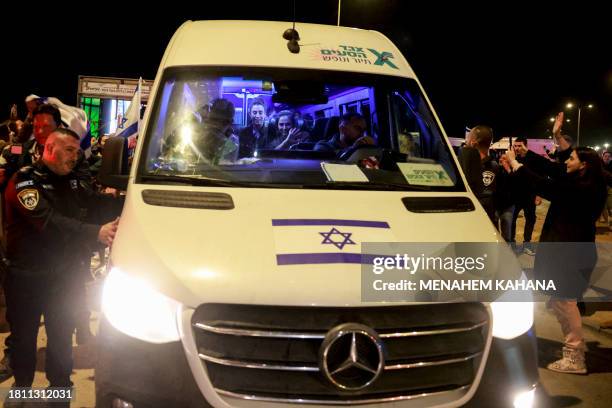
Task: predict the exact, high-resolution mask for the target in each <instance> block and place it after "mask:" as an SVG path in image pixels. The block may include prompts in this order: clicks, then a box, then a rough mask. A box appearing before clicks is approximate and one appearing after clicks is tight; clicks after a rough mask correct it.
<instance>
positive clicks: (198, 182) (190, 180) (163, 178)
mask: <svg viewBox="0 0 612 408" xmlns="http://www.w3.org/2000/svg"><path fill="white" fill-rule="evenodd" d="M140 179H141V180H144V181H147V180H150V181H156V182H162V183H179V184H187V185H190V186H209V187H251V188H303V187H304V186H303V185H302V184H281V183H260V182H248V181H232V180H222V179H214V178H208V177H203V176H176V175H161V174H148V175H142V176H140Z"/></svg>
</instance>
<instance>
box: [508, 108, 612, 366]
mask: <svg viewBox="0 0 612 408" xmlns="http://www.w3.org/2000/svg"><path fill="white" fill-rule="evenodd" d="M561 120H562V115H561ZM525 153H526V156H525V161H524V164H525V165H523V164H521V163H518V162H517V161H516V156H515V152H514V151H512V150H508V152H507V153H506V154H505V156H504V157H503V159H502V165H503V166H504V168H505V169H506V170H507V171H509V172H512V173H514V175H515V176H516V177H520V178H521V181H522V182H525V183H530V184H531V186H532V187H533V188H535V191H536V192H537V194H538V195H540V196H541V197H543V198H546V199H548V200H549V201H550V208H549V210H548V214H547V215H546V220H545V221H544V226H543V228H542V234H541V236H540V242H544V243H546V244H543V245H540V246H539V248H538V251H537V255H536V260H535V265H534V273H535V277H536V278H537V279H545V280H552V281H553V282H554V284H555V289H556V290H555V291H554V292H553V293H550V295H551V298H550V300H549V301H548V305H549V307H550V308H551V309H552V310H553V311H554V313H555V315H556V317H557V320H558V321H559V323H560V324H561V330H562V332H563V335H564V345H563V358H561V359H560V360H557V361H555V362H553V363H551V364H549V365H548V367H547V368H548V369H549V370H553V371H557V372H562V373H574V374H586V372H587V369H586V364H585V359H584V353H585V343H584V336H583V333H582V320H581V317H580V312H579V310H578V305H577V300H578V299H580V298H581V297H582V294H583V293H584V292H585V290H586V289H587V288H588V285H589V280H590V277H591V273H592V271H593V269H594V268H595V264H596V263H597V248H596V247H595V243H594V242H595V231H596V226H595V223H596V222H597V219H598V218H599V215H600V214H601V211H602V209H603V207H604V204H605V201H606V197H607V187H606V186H607V184H606V179H605V176H604V172H603V167H602V161H601V158H600V157H599V155H598V154H597V152H596V151H594V150H593V149H590V148H586V147H576V148H573V149H572V151H571V154H570V156H569V158H568V159H567V160H566V161H565V163H555V162H551V161H550V160H548V159H546V158H544V157H541V156H539V155H537V154H535V153H533V152H525ZM536 169H537V170H536ZM551 243H554V244H551Z"/></svg>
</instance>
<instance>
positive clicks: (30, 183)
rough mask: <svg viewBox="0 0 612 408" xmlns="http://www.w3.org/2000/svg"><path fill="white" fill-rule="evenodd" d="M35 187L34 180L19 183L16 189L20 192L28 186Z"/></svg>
mask: <svg viewBox="0 0 612 408" xmlns="http://www.w3.org/2000/svg"><path fill="white" fill-rule="evenodd" d="M33 185H34V180H26V181H22V182H21V183H17V185H16V186H15V188H16V189H17V190H19V189H20V188H23V187H27V186H33Z"/></svg>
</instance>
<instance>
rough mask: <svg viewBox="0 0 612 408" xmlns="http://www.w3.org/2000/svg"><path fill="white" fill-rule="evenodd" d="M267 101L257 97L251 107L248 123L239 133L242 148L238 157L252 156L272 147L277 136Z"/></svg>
mask: <svg viewBox="0 0 612 408" xmlns="http://www.w3.org/2000/svg"><path fill="white" fill-rule="evenodd" d="M266 112H267V109H266V103H265V102H264V100H263V99H262V98H255V99H253V101H252V102H251V106H250V108H249V119H248V120H249V121H248V125H247V126H245V127H244V128H242V129H241V130H240V132H239V134H238V136H239V140H240V148H239V152H238V157H239V158H241V157H251V156H253V152H254V151H256V150H261V149H269V148H272V146H271V144H272V143H273V141H274V139H275V138H276V136H275V133H276V130H275V128H274V127H273V126H270V124H269V121H268V120H267V118H268V116H267V113H266Z"/></svg>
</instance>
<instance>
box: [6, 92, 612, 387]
mask: <svg viewBox="0 0 612 408" xmlns="http://www.w3.org/2000/svg"><path fill="white" fill-rule="evenodd" d="M26 106H27V111H28V113H27V116H26V117H25V118H24V119H23V120H21V119H19V118H18V117H17V112H16V109H13V110H12V112H11V118H10V119H9V120H7V121H5V122H3V123H2V125H1V126H0V132H1V133H0V148H1V154H0V188H1V189H2V193H3V211H2V217H3V226H4V229H3V231H4V233H3V235H2V246H1V247H2V250H3V260H4V262H3V264H2V269H3V277H2V282H3V289H4V294H5V297H6V304H7V320H8V322H9V325H10V329H11V334H10V336H9V337H8V338H7V340H6V343H5V350H4V359H3V360H2V362H1V363H0V376H3V377H5V378H6V377H8V376H10V375H13V376H14V378H15V386H18V387H30V386H31V385H32V382H33V379H34V370H35V367H36V341H37V335H38V327H39V323H40V318H41V316H44V322H45V326H46V330H47V336H48V340H47V351H46V364H45V369H46V375H47V379H48V380H49V383H50V385H51V386H53V387H69V386H71V385H72V383H71V381H70V374H71V371H72V335H73V333H74V332H75V330H76V332H77V341H78V342H81V341H79V338H81V340H82V341H83V342H85V341H86V339H87V338H88V337H89V313H88V312H87V311H86V306H85V303H86V302H85V282H86V281H87V279H88V277H89V265H90V260H91V256H92V254H93V252H95V251H102V252H103V248H104V247H105V246H109V245H110V244H112V242H113V239H114V236H115V233H116V230H117V223H118V215H119V214H120V211H121V208H122V202H121V200H120V198H118V197H117V195H116V194H105V193H104V191H105V190H101V188H100V186H97V185H96V180H95V177H94V176H95V172H96V169H97V168H98V167H99V164H100V155H99V152H98V154H94V155H93V156H92V157H93V159H89V160H88V159H86V158H85V156H84V155H83V152H82V151H81V150H80V148H79V141H80V137H79V135H78V134H77V133H75V132H74V131H73V130H71V129H70V128H69V127H68V126H67V125H66V124H65V123H64V121H63V120H62V116H61V113H60V111H59V110H58V109H57V107H55V106H53V105H51V104H45V103H42V102H41V101H40V100H39V99H38V98H35V97H33V96H30V97H28V98H27V99H26ZM266 111H267V110H266V105H265V103H264V101H263V100H261V99H255V100H254V101H253V102H252V103H251V106H250V109H249V124H248V125H247V126H246V127H244V128H242V129H241V130H240V131H239V132H238V133H237V134H234V130H233V128H232V122H233V118H234V113H235V112H234V106H233V105H232V104H231V103H230V102H229V101H227V100H225V99H217V100H215V101H213V102H212V103H211V105H210V106H209V107H208V109H207V110H206V112H203V113H202V114H203V116H204V117H205V120H202V122H201V123H202V124H203V126H200V127H199V128H198V132H199V133H198V135H197V136H196V137H197V138H200V139H201V140H203V141H205V143H202V146H205V147H206V148H205V149H204V150H202V151H199V152H198V154H199V155H201V156H202V157H204V158H206V159H207V160H208V161H210V162H211V163H218V162H220V161H222V160H236V159H239V158H242V157H252V156H253V153H254V152H256V151H257V150H259V149H272V150H274V149H277V150H290V149H295V148H298V149H306V150H314V151H333V152H335V153H337V154H342V153H343V152H345V151H347V150H349V149H351V148H355V147H357V146H360V145H363V144H366V145H371V144H374V143H375V142H374V140H373V139H372V138H371V137H370V136H369V135H367V125H366V120H365V118H364V117H362V116H361V115H360V114H358V113H348V114H346V115H344V116H342V117H341V118H340V120H339V123H338V125H337V126H338V128H337V132H334V134H333V136H332V137H331V138H330V139H325V140H320V139H319V140H315V139H313V138H312V135H311V132H312V124H310V126H308V125H304V124H303V123H301V124H299V123H298V122H304V118H300V117H299V115H298V114H296V113H295V112H292V111H289V110H285V111H281V112H279V113H277V114H275V116H274V118H273V119H274V120H270V119H271V118H269V117H268V115H267V114H266ZM562 123H563V114H562V113H560V114H559V115H558V117H557V120H556V122H555V125H554V128H553V134H554V137H555V141H556V143H557V145H558V149H557V151H556V154H555V155H554V156H553V158H545V157H542V156H539V155H536V154H534V153H533V152H531V151H529V150H528V140H527V139H525V138H516V139H515V140H514V143H513V144H512V146H511V147H510V149H509V150H508V151H507V152H506V153H505V154H503V155H502V156H501V157H500V158H498V159H496V158H494V157H493V156H492V155H491V152H490V151H489V148H490V146H491V143H492V141H493V131H492V129H491V128H490V127H488V126H476V127H474V128H473V129H471V131H470V133H469V135H468V137H467V139H466V145H465V147H463V149H462V150H461V152H460V162H461V164H462V166H463V168H464V171H465V173H466V176H467V179H468V182H469V183H470V187H471V189H472V190H473V191H474V193H475V194H476V196H477V197H478V199H479V200H480V202H481V204H482V206H483V207H484V209H485V210H486V213H487V214H488V216H489V218H490V219H491V221H492V223H493V224H494V225H495V226H496V227H497V228H498V229H499V232H500V234H501V236H502V237H503V238H504V240H506V241H507V242H509V243H512V244H513V248H514V249H515V250H516V251H517V252H524V253H526V254H528V255H532V256H533V255H535V256H536V260H535V268H534V271H535V274H536V277H537V278H539V279H546V278H549V279H554V280H555V281H556V282H559V283H560V287H561V290H560V291H558V292H557V293H555V294H553V296H552V297H551V299H550V301H549V306H550V307H551V308H552V309H553V310H554V312H555V314H556V316H557V318H558V320H559V322H560V324H561V328H562V330H563V333H564V336H565V344H564V348H563V358H562V359H560V360H558V361H556V362H554V363H552V364H551V365H549V368H550V369H551V370H555V371H560V372H566V373H586V365H585V362H584V349H585V344H584V337H583V334H582V328H581V319H580V313H579V311H578V307H577V300H578V299H580V297H581V296H582V294H583V292H584V291H585V290H586V286H587V284H588V281H589V276H590V273H591V272H592V270H593V268H594V266H595V262H596V260H597V254H596V251H595V247H594V246H591V247H590V248H591V249H590V250H591V253H590V254H587V255H588V256H586V258H587V264H588V265H587V267H584V265H582V266H581V267H580V271H577V270H576V268H577V266H576V265H575V263H574V262H572V257H573V256H574V254H573V253H572V251H566V252H561V253H555V254H551V253H550V249H545V248H541V249H540V248H538V249H536V248H535V247H534V246H532V245H531V239H532V233H533V229H534V224H535V217H536V216H535V213H536V211H535V208H536V206H537V205H539V203H540V202H541V198H540V197H542V198H545V199H547V200H549V201H550V202H551V204H550V209H549V211H548V214H547V216H546V220H545V222H544V227H543V230H542V234H541V237H540V242H547V243H549V242H571V243H576V242H579V243H593V242H594V241H595V231H596V229H595V223H596V222H597V220H598V218H599V217H600V215H602V214H603V216H604V217H605V219H606V221H607V220H608V213H609V210H611V209H612V200H609V199H608V197H610V195H609V193H608V191H610V189H609V188H608V183H609V176H608V174H609V173H608V172H609V171H610V170H611V168H612V160H611V159H612V154H611V153H609V152H604V153H603V157H600V156H599V155H598V154H597V153H596V152H595V151H593V150H592V149H588V148H584V147H579V146H573V145H572V144H571V138H569V137H568V136H567V135H564V134H562V129H561V125H562ZM97 146H98V147H100V146H102V143H97ZM521 211H523V213H524V216H525V220H526V222H525V230H524V233H523V243H522V244H521V245H520V244H517V243H516V222H517V218H518V217H519V214H520V212H521ZM581 257H582V259H584V258H585V253H584V252H583V253H582V255H581ZM551 259H554V260H555V261H554V262H551ZM83 310H85V312H83ZM79 331H80V332H81V335H80V336H79Z"/></svg>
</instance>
